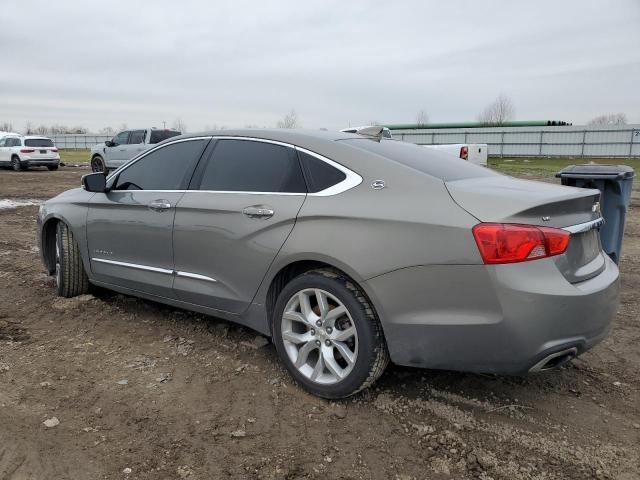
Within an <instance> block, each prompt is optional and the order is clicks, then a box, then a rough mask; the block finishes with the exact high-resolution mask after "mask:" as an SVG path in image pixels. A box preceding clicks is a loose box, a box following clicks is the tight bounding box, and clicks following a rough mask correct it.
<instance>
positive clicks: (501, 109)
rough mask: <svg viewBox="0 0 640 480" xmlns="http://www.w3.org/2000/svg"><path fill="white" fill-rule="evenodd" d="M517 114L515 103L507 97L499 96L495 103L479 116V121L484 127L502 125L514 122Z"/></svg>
mask: <svg viewBox="0 0 640 480" xmlns="http://www.w3.org/2000/svg"><path fill="white" fill-rule="evenodd" d="M514 114H515V110H514V108H513V103H512V102H511V99H510V98H509V97H507V96H506V95H498V98H496V99H495V100H494V101H493V102H491V103H490V104H489V105H487V106H486V107H485V109H484V110H483V111H482V113H480V115H478V121H479V122H480V123H482V124H484V125H502V124H503V123H504V122H507V121H509V120H512V119H513V117H514Z"/></svg>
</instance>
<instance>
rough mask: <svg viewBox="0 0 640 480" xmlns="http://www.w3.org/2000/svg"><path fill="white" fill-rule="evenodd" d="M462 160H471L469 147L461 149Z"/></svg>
mask: <svg viewBox="0 0 640 480" xmlns="http://www.w3.org/2000/svg"><path fill="white" fill-rule="evenodd" d="M460 158H461V159H462V160H468V159H469V148H468V147H460Z"/></svg>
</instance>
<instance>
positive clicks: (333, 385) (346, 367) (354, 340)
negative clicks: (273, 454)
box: [272, 269, 389, 399]
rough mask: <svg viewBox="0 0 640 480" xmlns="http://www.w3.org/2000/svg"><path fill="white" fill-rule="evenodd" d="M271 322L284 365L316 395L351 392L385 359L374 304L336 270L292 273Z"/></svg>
mask: <svg viewBox="0 0 640 480" xmlns="http://www.w3.org/2000/svg"><path fill="white" fill-rule="evenodd" d="M272 322H273V325H272V326H273V342H274V344H275V346H276V350H277V352H278V355H279V357H280V359H281V360H282V362H283V363H284V365H285V367H286V368H287V370H288V371H289V373H290V374H291V376H293V378H294V379H295V380H296V381H297V382H298V383H299V384H300V385H301V386H302V387H303V388H304V389H306V390H308V391H309V392H311V393H313V394H314V395H318V396H319V397H323V398H329V399H338V398H345V397H348V396H350V395H353V394H355V393H357V392H359V391H360V390H363V389H364V388H367V387H369V386H370V385H371V384H373V382H375V381H376V380H377V379H378V377H380V375H382V373H383V372H384V369H385V368H386V366H387V364H388V363H389V353H388V351H387V347H386V344H385V341H384V335H383V332H382V327H381V325H380V322H379V320H378V318H377V316H376V314H375V312H374V310H373V308H372V307H371V305H370V303H369V301H368V300H367V299H366V298H365V296H364V294H363V292H362V290H360V288H359V287H358V286H356V285H355V284H354V283H353V282H352V281H351V280H350V279H348V278H346V277H345V276H343V275H341V274H340V273H338V272H334V271H332V270H324V269H322V270H312V271H309V272H307V273H305V274H303V275H300V276H299V277H296V278H294V279H293V280H292V281H291V282H289V283H288V284H287V285H286V286H285V287H284V289H283V290H282V292H280V295H279V296H278V300H277V302H276V305H275V308H274V311H273V315H272Z"/></svg>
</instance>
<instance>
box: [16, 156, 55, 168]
mask: <svg viewBox="0 0 640 480" xmlns="http://www.w3.org/2000/svg"><path fill="white" fill-rule="evenodd" d="M20 163H21V164H22V165H23V166H25V167H49V166H52V165H60V158H59V157H58V158H28V157H27V158H24V157H23V158H21V159H20Z"/></svg>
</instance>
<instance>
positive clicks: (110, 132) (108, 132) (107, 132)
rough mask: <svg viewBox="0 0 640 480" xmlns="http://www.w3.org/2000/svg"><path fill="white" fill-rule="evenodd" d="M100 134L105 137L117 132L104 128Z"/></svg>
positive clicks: (110, 128) (111, 128)
mask: <svg viewBox="0 0 640 480" xmlns="http://www.w3.org/2000/svg"><path fill="white" fill-rule="evenodd" d="M98 133H102V134H103V135H113V134H115V133H116V131H115V130H114V129H113V127H102V128H101V129H100V131H99V132H98Z"/></svg>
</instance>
